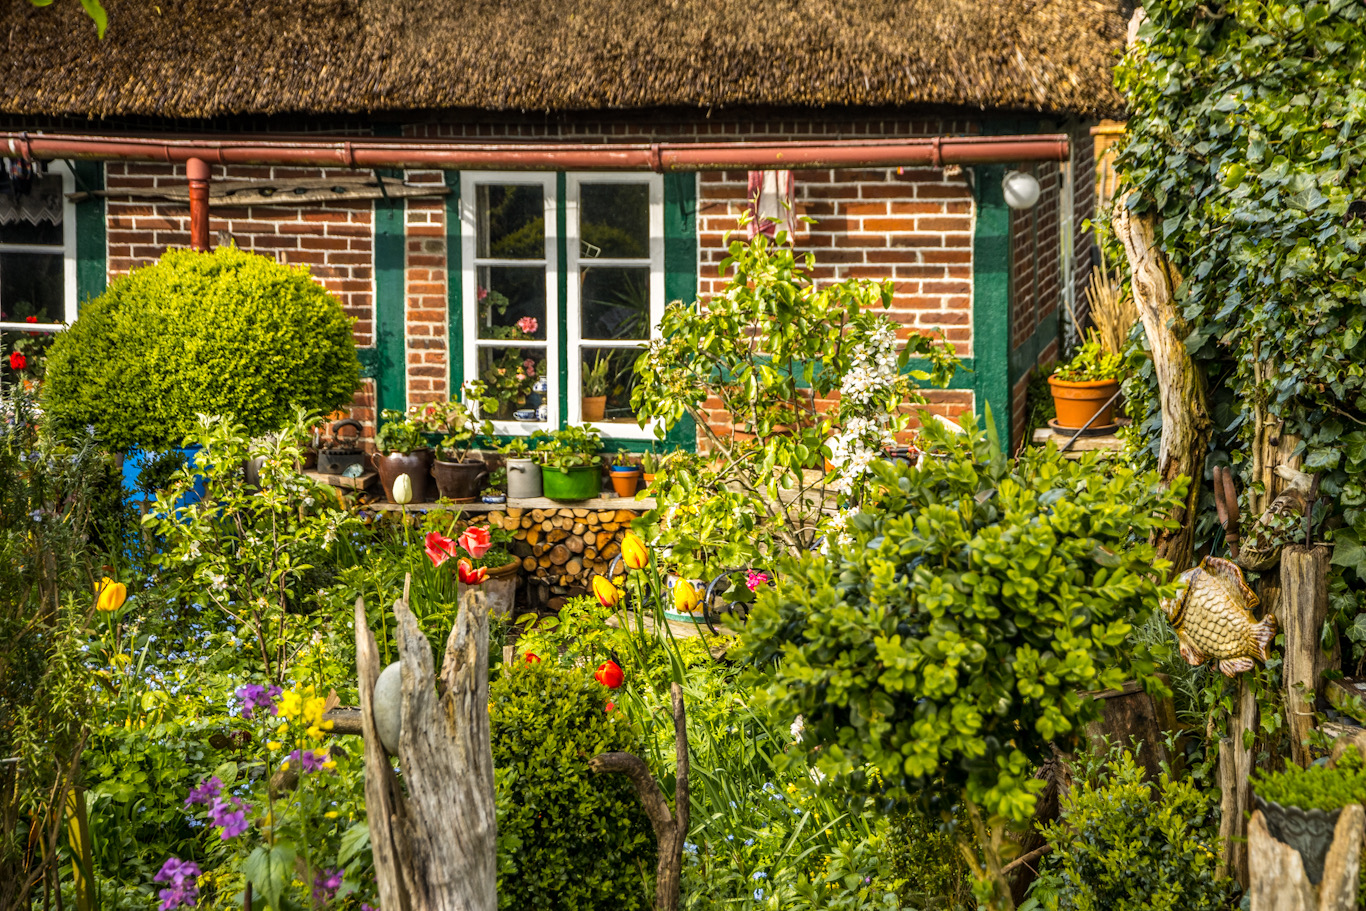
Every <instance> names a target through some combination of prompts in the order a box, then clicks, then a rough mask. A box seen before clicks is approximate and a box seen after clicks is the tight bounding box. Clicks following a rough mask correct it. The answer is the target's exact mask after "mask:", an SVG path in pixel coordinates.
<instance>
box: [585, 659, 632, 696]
mask: <svg viewBox="0 0 1366 911" xmlns="http://www.w3.org/2000/svg"><path fill="white" fill-rule="evenodd" d="M593 679H594V680H596V681H597V682H598V683H601V684H602V685H603V686H605V687H607V688H608V689H609V690H614V689H616V688H617V687H619V686H621V685H622V684H623V683H625V682H626V675H625V674H623V673H622V672H621V667H620V666H619V665H618V664H617V663H616V662H615V661H604V662H603V663H602V664H599V665H598V669H597V672H596V673H594V674H593Z"/></svg>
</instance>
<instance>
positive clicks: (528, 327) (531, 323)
mask: <svg viewBox="0 0 1366 911" xmlns="http://www.w3.org/2000/svg"><path fill="white" fill-rule="evenodd" d="M540 325H541V324H540V323H538V322H536V317H534V316H524V317H522V318H521V319H519V320H518V321H517V328H518V329H521V330H522V331H523V332H525V333H526V334H527V335H535V334H536V330H537V329H538V328H540Z"/></svg>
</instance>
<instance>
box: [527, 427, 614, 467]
mask: <svg viewBox="0 0 1366 911" xmlns="http://www.w3.org/2000/svg"><path fill="white" fill-rule="evenodd" d="M601 450H602V438H601V437H600V436H599V435H598V432H597V431H596V430H594V429H593V428H592V426H590V425H588V424H581V425H574V424H569V425H566V426H565V427H563V428H562V429H560V430H557V431H555V432H554V433H551V434H546V435H545V436H544V439H543V441H541V442H539V443H538V444H537V446H536V458H537V459H538V460H539V461H540V463H541V464H542V465H543V466H544V467H546V468H547V469H550V470H551V471H558V472H560V473H561V474H569V469H571V468H587V467H589V466H593V465H597V464H598V453H599V452H600V451H601Z"/></svg>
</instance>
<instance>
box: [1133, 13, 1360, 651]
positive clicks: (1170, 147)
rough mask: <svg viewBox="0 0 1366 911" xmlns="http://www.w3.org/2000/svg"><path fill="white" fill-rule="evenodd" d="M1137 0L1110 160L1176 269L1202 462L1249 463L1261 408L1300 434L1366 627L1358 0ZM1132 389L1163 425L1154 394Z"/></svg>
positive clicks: (1147, 417) (1342, 596)
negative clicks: (1199, 410)
mask: <svg viewBox="0 0 1366 911" xmlns="http://www.w3.org/2000/svg"><path fill="white" fill-rule="evenodd" d="M1145 9H1146V12H1147V14H1148V18H1147V21H1146V23H1145V24H1144V25H1143V26H1142V28H1141V30H1140V31H1139V35H1138V37H1139V40H1138V42H1137V43H1136V44H1135V45H1134V46H1133V47H1132V48H1131V49H1130V51H1129V53H1128V55H1127V56H1126V57H1125V59H1124V61H1123V62H1122V63H1121V65H1120V66H1119V68H1118V70H1117V75H1116V78H1117V84H1118V85H1119V87H1120V89H1121V90H1122V91H1123V92H1124V93H1125V95H1126V96H1127V98H1128V102H1129V105H1130V117H1129V121H1128V131H1127V139H1126V141H1125V142H1124V144H1123V145H1122V147H1121V149H1120V151H1119V157H1118V159H1117V167H1118V169H1119V170H1120V172H1121V175H1122V180H1123V184H1122V188H1123V190H1124V191H1125V192H1127V191H1136V192H1133V193H1132V194H1131V195H1129V197H1128V200H1129V204H1130V205H1131V206H1133V207H1134V208H1135V209H1136V210H1138V211H1140V212H1143V213H1146V214H1151V215H1153V216H1154V217H1155V218H1156V221H1157V224H1158V225H1159V227H1160V232H1159V233H1160V242H1161V244H1162V246H1163V248H1164V251H1165V252H1166V253H1167V255H1168V257H1169V258H1170V260H1171V262H1172V264H1173V265H1174V266H1175V267H1176V268H1177V270H1178V271H1179V272H1180V273H1181V275H1182V277H1183V281H1182V284H1181V286H1180V288H1179V291H1178V295H1179V298H1178V299H1179V304H1180V306H1181V309H1182V315H1183V316H1184V318H1185V320H1186V321H1187V322H1188V325H1189V328H1190V331H1189V335H1188V337H1187V346H1188V348H1189V350H1190V351H1191V352H1192V354H1193V356H1194V357H1195V358H1196V360H1197V362H1198V363H1199V364H1200V365H1201V366H1202V367H1203V369H1204V372H1205V375H1206V378H1207V380H1208V381H1209V386H1210V391H1211V402H1210V405H1211V412H1212V414H1213V415H1214V418H1215V424H1216V426H1215V438H1214V445H1213V447H1212V452H1211V454H1210V464H1214V463H1215V462H1216V461H1228V462H1230V463H1231V464H1233V465H1235V466H1240V467H1242V468H1243V469H1246V468H1247V467H1248V466H1247V460H1248V452H1249V443H1250V442H1251V435H1252V433H1253V423H1254V420H1253V418H1254V414H1255V413H1256V411H1257V409H1259V408H1260V409H1264V410H1265V414H1267V415H1268V416H1270V417H1271V418H1273V419H1280V420H1282V421H1284V422H1285V427H1286V429H1287V430H1288V431H1289V432H1291V433H1294V434H1296V435H1297V436H1298V437H1300V438H1301V439H1302V440H1303V455H1304V459H1305V466H1306V469H1307V470H1311V471H1315V472H1319V473H1320V475H1321V479H1322V480H1321V485H1322V486H1321V490H1322V492H1323V493H1325V494H1328V495H1330V496H1331V497H1333V499H1334V503H1335V506H1334V509H1333V515H1332V517H1331V518H1330V520H1329V525H1330V527H1336V530H1335V531H1332V532H1330V533H1331V534H1333V535H1334V537H1335V540H1336V546H1335V552H1334V563H1335V564H1336V565H1337V566H1338V567H1339V569H1340V570H1341V578H1339V579H1338V580H1337V583H1336V601H1337V606H1338V608H1339V611H1340V616H1341V617H1342V620H1343V626H1344V628H1345V631H1346V632H1347V634H1348V636H1349V637H1350V638H1352V639H1354V640H1355V641H1357V642H1366V623H1359V622H1357V620H1356V619H1355V618H1356V617H1357V615H1358V614H1359V613H1360V610H1359V600H1360V602H1362V603H1366V598H1360V599H1359V598H1358V595H1357V593H1356V592H1355V591H1354V590H1355V589H1360V588H1362V587H1366V251H1364V250H1363V246H1364V245H1366V169H1363V163H1364V162H1366V4H1363V3H1361V2H1360V0H1318V2H1265V0H1230V2H1225V3H1219V2H1209V0H1151V2H1148V3H1147V4H1145ZM1135 398H1136V400H1137V402H1138V405H1139V408H1138V410H1139V411H1140V412H1142V413H1139V414H1137V415H1135V417H1137V418H1138V419H1139V420H1138V424H1139V426H1140V427H1142V428H1145V429H1146V431H1147V432H1149V433H1152V432H1155V429H1156V428H1157V427H1158V426H1160V424H1159V422H1158V421H1156V420H1154V417H1155V408H1156V400H1155V398H1154V397H1150V396H1136V397H1135ZM1245 479H1246V477H1245ZM1358 627H1360V628H1358ZM1358 653H1360V649H1358Z"/></svg>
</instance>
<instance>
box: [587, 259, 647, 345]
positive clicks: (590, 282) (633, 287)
mask: <svg viewBox="0 0 1366 911" xmlns="http://www.w3.org/2000/svg"><path fill="white" fill-rule="evenodd" d="M579 294H580V297H579V299H580V301H581V302H582V303H581V310H580V314H579V318H580V321H581V331H582V333H583V337H584V338H601V339H638V340H641V341H643V340H645V339H648V338H649V337H650V269H649V267H648V266H639V267H634V266H633V267H621V266H587V265H585V266H581V268H580V269H579Z"/></svg>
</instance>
